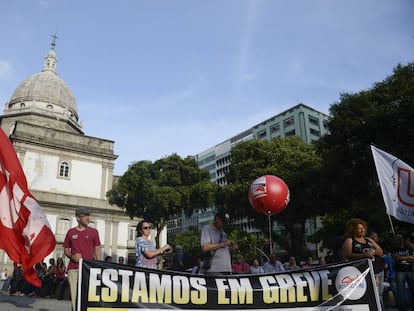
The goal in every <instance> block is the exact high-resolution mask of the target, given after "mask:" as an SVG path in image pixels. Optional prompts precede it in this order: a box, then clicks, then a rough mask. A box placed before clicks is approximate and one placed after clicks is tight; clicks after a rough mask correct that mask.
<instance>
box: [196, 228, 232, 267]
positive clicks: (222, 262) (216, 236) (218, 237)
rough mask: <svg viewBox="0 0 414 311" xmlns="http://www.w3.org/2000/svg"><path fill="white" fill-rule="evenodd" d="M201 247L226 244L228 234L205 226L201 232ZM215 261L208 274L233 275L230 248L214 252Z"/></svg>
mask: <svg viewBox="0 0 414 311" xmlns="http://www.w3.org/2000/svg"><path fill="white" fill-rule="evenodd" d="M200 240H201V246H203V245H205V244H210V243H213V244H216V243H221V242H224V241H226V240H228V239H227V234H226V233H225V232H224V231H223V230H218V229H216V227H214V226H213V225H205V226H204V227H203V229H202V230H201V239H200ZM213 252H214V255H213V259H212V261H211V267H210V269H208V271H207V272H225V273H231V271H232V270H231V254H230V249H229V247H228V246H225V247H221V248H219V249H217V250H216V251H213Z"/></svg>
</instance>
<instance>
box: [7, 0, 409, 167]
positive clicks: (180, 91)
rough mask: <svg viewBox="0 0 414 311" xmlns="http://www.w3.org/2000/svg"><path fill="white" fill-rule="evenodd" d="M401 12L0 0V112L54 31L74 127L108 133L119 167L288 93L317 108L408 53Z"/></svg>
mask: <svg viewBox="0 0 414 311" xmlns="http://www.w3.org/2000/svg"><path fill="white" fill-rule="evenodd" d="M413 13H414V1H412V0H394V1H389V0H364V1H361V0H335V1H334V0H284V1H282V0H204V1H203V0H151V1H143V0H116V1H115V0H106V1H104V0H99V1H98V0H89V1H83V0H3V1H0V29H1V30H0V103H1V105H2V106H1V112H0V113H2V111H3V109H4V104H5V103H7V102H8V100H9V99H10V97H11V96H12V94H13V92H14V90H15V89H16V88H17V87H18V85H19V84H20V83H21V82H22V81H23V80H24V79H26V78H28V77H29V76H31V75H32V74H35V73H38V72H40V71H41V70H42V67H43V59H44V57H45V56H46V54H47V52H48V51H49V49H50V46H51V42H52V37H51V36H52V35H54V34H56V35H57V36H58V39H57V40H56V48H55V51H56V55H57V58H58V64H57V74H58V76H59V77H60V78H62V79H63V80H64V81H65V82H66V83H67V85H68V86H69V88H70V89H71V91H72V93H73V94H74V96H75V98H76V101H77V106H78V115H79V118H80V120H81V122H82V126H83V131H84V133H85V135H88V136H93V137H99V138H104V139H108V140H113V141H114V142H115V154H117V155H118V156H119V157H118V159H117V160H116V161H115V169H114V173H115V174H116V175H122V174H124V173H125V172H126V170H127V169H128V165H130V164H131V163H133V162H134V161H141V160H150V161H156V160H158V159H160V158H163V157H166V156H169V155H171V154H173V153H177V154H178V155H180V156H181V157H183V158H184V157H186V156H189V155H196V154H198V153H201V152H203V151H205V150H206V149H208V148H210V147H213V146H215V145H217V144H220V143H221V142H223V141H225V140H227V139H228V138H231V137H233V136H235V135H237V134H239V133H240V132H242V131H244V130H247V129H249V128H251V127H253V126H255V125H256V124H259V123H261V122H262V121H264V120H266V119H268V118H271V117H273V116H274V115H277V114H279V113H281V112H283V111H284V110H286V109H289V108H290V107H293V106H295V105H297V104H298V103H304V104H306V105H308V106H310V107H312V108H314V109H316V110H318V111H321V112H323V113H326V114H329V108H330V106H331V105H332V104H334V103H337V102H338V101H339V100H340V96H341V94H343V93H357V92H359V91H362V90H364V89H369V88H371V87H372V86H373V85H374V84H375V83H376V82H380V81H383V80H384V79H385V78H386V77H387V76H390V75H392V71H393V69H394V68H395V67H396V66H397V65H398V64H402V65H406V64H408V63H409V62H413V61H414V18H413Z"/></svg>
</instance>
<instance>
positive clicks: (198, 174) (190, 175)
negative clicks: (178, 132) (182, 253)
mask: <svg viewBox="0 0 414 311" xmlns="http://www.w3.org/2000/svg"><path fill="white" fill-rule="evenodd" d="M217 188H218V186H217V185H216V184H215V183H212V182H210V175H209V172H208V171H207V170H203V169H200V168H199V167H198V164H197V162H196V161H195V160H194V158H193V157H187V158H185V159H182V158H181V157H180V156H178V155H177V154H172V155H170V156H168V157H165V158H162V159H160V160H157V161H155V162H154V163H152V162H150V161H139V162H136V163H134V164H132V165H131V166H130V167H129V168H128V170H127V171H126V172H125V174H124V175H122V176H121V177H120V178H119V180H118V181H117V183H116V184H115V185H114V187H113V188H112V190H110V191H108V193H107V198H108V200H109V203H110V204H112V205H117V206H119V207H120V208H123V209H125V210H126V212H127V214H128V215H129V216H130V217H131V218H134V217H139V218H144V219H146V220H148V221H150V222H152V223H153V224H154V226H155V227H156V229H157V233H158V232H160V231H161V230H162V229H163V228H164V227H165V225H166V223H167V221H168V220H169V219H170V218H171V217H173V216H175V215H177V214H180V213H181V211H182V210H183V211H184V212H185V214H186V215H191V214H192V213H193V212H194V211H197V210H203V209H206V208H207V207H209V206H211V205H213V204H214V203H215V193H216V191H217ZM156 242H157V246H159V241H158V234H157V236H156Z"/></svg>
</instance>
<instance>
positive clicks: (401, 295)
mask: <svg viewBox="0 0 414 311" xmlns="http://www.w3.org/2000/svg"><path fill="white" fill-rule="evenodd" d="M405 282H407V284H408V288H409V290H410V292H409V293H410V296H411V297H410V301H408V298H407V290H406V287H405ZM395 287H396V290H397V304H398V310H399V311H405V310H407V308H408V307H411V308H414V272H412V271H409V272H401V271H395ZM412 310H414V309H412Z"/></svg>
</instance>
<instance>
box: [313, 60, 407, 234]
mask: <svg viewBox="0 0 414 311" xmlns="http://www.w3.org/2000/svg"><path fill="white" fill-rule="evenodd" d="M330 112H331V116H332V119H331V120H330V122H329V123H328V129H329V134H328V135H326V136H325V137H323V138H322V139H321V140H320V141H318V142H317V148H318V152H319V153H320V155H321V156H322V158H323V163H324V165H323V178H324V180H325V182H326V184H327V185H329V187H327V188H326V194H327V197H328V198H329V202H330V205H329V206H330V208H329V209H328V210H327V212H328V215H329V216H332V217H331V218H329V220H327V221H326V225H327V226H325V230H324V231H323V232H321V233H320V235H321V236H326V234H327V233H328V232H327V229H328V227H329V225H328V224H330V225H333V224H334V223H333V222H332V220H333V219H336V220H337V221H341V222H342V221H343V220H344V219H347V218H350V217H361V218H364V219H365V220H367V221H368V223H369V224H370V227H371V229H373V230H376V231H380V232H387V231H389V228H390V225H389V219H388V217H387V215H386V213H385V207H384V203H383V200H382V196H381V192H380V188H379V186H378V177H377V175H376V170H375V165H374V162H373V158H372V153H371V149H370V145H371V144H374V145H376V146H377V147H379V148H381V149H383V150H384V151H386V152H388V153H391V154H393V155H395V156H397V157H399V158H400V159H402V160H403V161H404V162H406V163H408V164H410V165H411V166H412V165H414V144H413V143H412V137H413V135H414V127H413V124H414V64H413V63H411V64H408V65H407V66H402V65H398V66H397V67H396V68H395V69H394V72H393V74H392V75H391V76H389V77H387V78H386V79H385V80H384V81H382V82H379V83H376V84H374V85H373V87H372V88H371V89H368V90H363V91H361V92H359V93H356V94H348V93H345V94H342V95H341V97H340V101H339V102H338V103H336V104H334V105H332V106H331V109H330ZM335 215H341V216H340V217H335ZM395 223H396V225H397V226H400V227H401V226H405V225H404V224H401V223H399V222H398V221H396V222H395Z"/></svg>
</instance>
